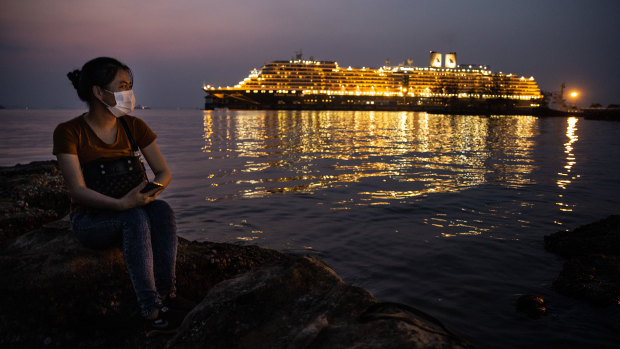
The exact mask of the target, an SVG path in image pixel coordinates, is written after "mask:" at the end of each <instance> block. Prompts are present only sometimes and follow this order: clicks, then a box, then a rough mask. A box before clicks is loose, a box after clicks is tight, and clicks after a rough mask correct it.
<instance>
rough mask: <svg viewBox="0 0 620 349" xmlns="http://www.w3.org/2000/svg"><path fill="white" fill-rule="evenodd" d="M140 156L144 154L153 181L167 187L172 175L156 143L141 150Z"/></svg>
mask: <svg viewBox="0 0 620 349" xmlns="http://www.w3.org/2000/svg"><path fill="white" fill-rule="evenodd" d="M142 154H144V158H145V159H146V162H148V164H149V166H150V167H151V170H153V173H154V174H155V179H154V180H153V181H154V182H158V183H160V184H163V186H164V187H167V186H168V184H169V183H170V180H172V174H171V173H170V169H168V164H166V159H164V156H163V155H162V153H161V151H160V150H159V147H158V146H157V143H156V142H155V141H153V142H152V143H151V144H149V145H148V146H146V147H144V148H142ZM160 192H161V191H160ZM158 193H159V192H158Z"/></svg>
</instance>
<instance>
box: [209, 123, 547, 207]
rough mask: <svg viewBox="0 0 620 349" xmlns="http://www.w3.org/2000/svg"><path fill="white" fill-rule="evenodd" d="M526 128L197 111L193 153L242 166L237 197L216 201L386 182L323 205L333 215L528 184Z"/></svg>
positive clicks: (220, 178) (529, 126)
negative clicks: (199, 130) (197, 141)
mask: <svg viewBox="0 0 620 349" xmlns="http://www.w3.org/2000/svg"><path fill="white" fill-rule="evenodd" d="M351 115H352V116H351ZM535 125H536V118H534V117H531V116H503V117H495V118H493V117H492V118H487V117H478V116H455V117H445V116H437V115H429V114H427V113H407V112H402V113H390V112H289V111H273V112H260V113H254V114H252V113H249V112H244V113H243V115H242V116H239V115H237V114H236V113H235V112H228V113H223V112H219V111H205V112H204V140H205V144H204V146H203V148H202V150H203V152H205V153H208V154H210V155H211V158H218V156H219V157H237V158H240V159H243V160H244V163H243V165H242V166H243V167H242V168H241V169H234V171H240V172H241V173H242V174H243V175H242V176H241V177H242V178H239V179H237V180H236V181H235V184H236V185H239V186H241V187H243V190H241V191H239V192H227V193H226V194H224V195H225V197H231V196H232V197H235V196H242V197H246V198H261V197H266V196H268V195H270V194H272V193H286V192H297V193H314V192H315V191H317V190H326V189H329V188H338V187H347V186H349V184H350V183H357V182H360V181H362V180H372V179H379V180H380V181H383V182H387V181H390V185H380V184H381V183H379V185H377V186H376V188H374V190H372V191H360V192H357V193H353V195H352V197H354V198H355V199H354V201H347V202H346V203H342V202H334V203H332V205H333V209H347V208H349V206H350V205H381V204H389V201H391V200H401V201H403V202H407V201H408V200H411V199H415V198H416V197H418V196H423V195H427V194H430V193H443V192H458V191H461V190H466V189H471V188H473V187H476V186H478V185H481V184H484V183H488V182H496V183H500V185H503V186H506V187H519V186H520V185H523V184H529V183H531V178H530V177H529V173H531V171H532V170H533V169H534V165H533V159H532V154H531V151H532V148H533V147H534V141H533V137H534V136H535V132H536V130H535ZM224 130H225V131H224ZM215 137H219V139H214V138H215ZM230 174H231V173H230V171H229V172H224V173H222V172H219V173H212V174H210V175H209V178H210V179H212V180H213V181H212V183H211V185H212V186H221V185H223V184H224V183H225V181H226V180H227V177H228V176H229V175H230ZM245 174H247V176H246V175H245ZM237 176H239V174H237ZM231 189H233V190H234V188H231ZM217 199H219V198H218V197H210V198H208V200H217Z"/></svg>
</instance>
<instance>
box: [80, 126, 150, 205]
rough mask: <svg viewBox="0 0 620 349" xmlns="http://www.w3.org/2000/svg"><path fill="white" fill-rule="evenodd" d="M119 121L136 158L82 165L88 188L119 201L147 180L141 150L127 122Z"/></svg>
mask: <svg viewBox="0 0 620 349" xmlns="http://www.w3.org/2000/svg"><path fill="white" fill-rule="evenodd" d="M118 120H120V122H121V124H122V125H123V129H124V130H125V133H126V134H127V137H128V138H129V143H130V144H131V150H132V151H133V153H134V156H125V157H121V158H114V159H109V158H107V159H106V158H100V159H97V160H93V161H90V162H88V163H86V164H84V165H82V174H83V176H84V181H85V182H86V186H87V187H88V188H90V189H92V190H94V191H96V192H99V193H101V194H103V195H107V196H110V197H113V198H117V199H119V198H122V197H123V196H125V194H127V193H128V192H129V191H130V190H131V189H133V188H135V187H137V186H138V185H139V184H140V183H142V182H144V181H146V180H147V177H146V171H145V169H144V165H143V164H142V159H141V157H140V150H139V148H138V146H137V145H136V143H135V141H134V139H133V137H132V136H131V132H130V131H129V127H128V126H127V122H125V120H123V118H119V119H118Z"/></svg>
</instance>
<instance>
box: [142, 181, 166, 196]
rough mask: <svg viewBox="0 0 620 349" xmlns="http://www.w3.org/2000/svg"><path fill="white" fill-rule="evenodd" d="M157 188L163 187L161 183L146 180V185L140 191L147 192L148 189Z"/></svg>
mask: <svg viewBox="0 0 620 349" xmlns="http://www.w3.org/2000/svg"><path fill="white" fill-rule="evenodd" d="M156 188H158V189H159V190H162V189H164V186H163V185H162V184H159V183H157V182H148V183H147V184H146V186H145V187H144V188H143V189H142V190H140V192H141V193H148V192H149V191H151V190H153V189H156Z"/></svg>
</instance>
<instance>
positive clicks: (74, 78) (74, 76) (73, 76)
mask: <svg viewBox="0 0 620 349" xmlns="http://www.w3.org/2000/svg"><path fill="white" fill-rule="evenodd" d="M80 73H81V72H80V70H79V69H76V70H74V71H72V72H69V73H67V77H68V78H69V80H71V83H72V84H73V87H74V88H75V89H76V90H77V89H78V86H79V83H80Z"/></svg>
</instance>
